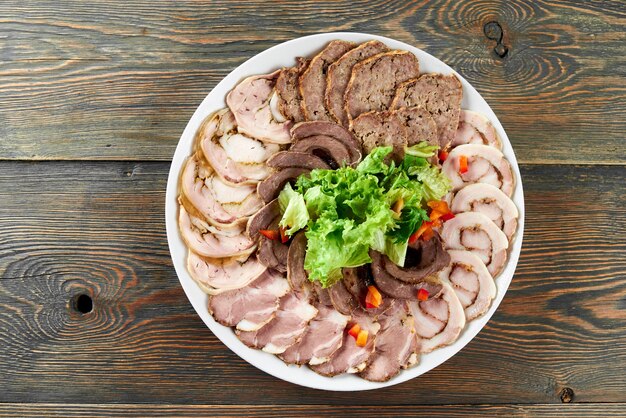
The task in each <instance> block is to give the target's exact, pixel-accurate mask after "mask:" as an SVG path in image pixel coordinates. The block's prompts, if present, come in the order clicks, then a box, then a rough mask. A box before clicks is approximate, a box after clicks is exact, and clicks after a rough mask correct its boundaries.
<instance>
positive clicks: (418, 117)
mask: <svg viewBox="0 0 626 418" xmlns="http://www.w3.org/2000/svg"><path fill="white" fill-rule="evenodd" d="M392 113H393V114H394V115H396V117H398V118H400V121H401V122H402V125H403V126H404V128H405V130H406V141H407V145H408V146H411V145H415V144H417V143H419V142H422V141H426V142H428V143H429V144H432V145H439V140H438V135H437V124H436V123H435V120H434V119H433V118H432V117H431V116H430V113H429V112H428V111H427V110H426V109H424V108H422V107H402V108H400V109H397V110H394V111H393V112H392Z"/></svg>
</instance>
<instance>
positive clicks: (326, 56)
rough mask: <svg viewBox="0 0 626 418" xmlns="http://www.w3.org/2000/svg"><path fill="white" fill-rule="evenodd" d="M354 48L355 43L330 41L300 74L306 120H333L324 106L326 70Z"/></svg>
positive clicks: (299, 84) (303, 110)
mask: <svg viewBox="0 0 626 418" xmlns="http://www.w3.org/2000/svg"><path fill="white" fill-rule="evenodd" d="M352 48H354V43H352V42H347V41H342V40H334V41H331V42H329V43H328V45H326V47H325V48H324V49H323V50H322V51H320V53H319V54H317V55H316V56H315V57H313V59H312V60H311V62H310V64H309V66H308V67H307V68H306V70H304V72H303V73H302V74H301V75H300V78H299V83H298V86H299V88H300V95H301V96H302V112H303V114H304V118H305V120H332V118H331V117H330V115H329V114H328V111H327V110H326V107H325V106H324V93H325V91H326V72H327V70H328V66H329V65H330V64H332V63H333V62H335V60H337V59H338V58H339V57H341V56H342V55H343V54H345V53H346V52H348V51H349V50H351V49H352Z"/></svg>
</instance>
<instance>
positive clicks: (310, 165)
mask: <svg viewBox="0 0 626 418" xmlns="http://www.w3.org/2000/svg"><path fill="white" fill-rule="evenodd" d="M267 166H268V167H272V168H275V169H277V170H281V169H283V168H290V167H295V168H306V169H307V170H314V169H316V168H321V169H329V168H330V165H329V164H328V163H327V162H325V161H324V160H322V159H321V158H320V157H318V156H316V155H313V154H310V153H308V152H296V151H281V152H278V153H276V154H274V155H272V156H271V157H270V158H269V159H268V160H267Z"/></svg>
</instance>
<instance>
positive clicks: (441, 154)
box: [439, 150, 448, 162]
mask: <svg viewBox="0 0 626 418" xmlns="http://www.w3.org/2000/svg"><path fill="white" fill-rule="evenodd" d="M447 159H448V151H444V150H441V151H439V161H441V162H444V161H445V160H447Z"/></svg>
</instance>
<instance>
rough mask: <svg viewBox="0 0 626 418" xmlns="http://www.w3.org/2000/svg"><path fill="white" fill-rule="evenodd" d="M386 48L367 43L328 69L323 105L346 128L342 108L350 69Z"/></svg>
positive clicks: (345, 117)
mask: <svg viewBox="0 0 626 418" xmlns="http://www.w3.org/2000/svg"><path fill="white" fill-rule="evenodd" d="M387 51H388V48H387V46H386V45H385V44H383V43H382V42H380V41H376V40H374V41H368V42H365V43H362V44H361V45H359V46H357V47H356V48H353V49H351V50H350V51H348V52H346V53H345V54H343V56H341V57H340V58H339V59H338V60H336V61H335V62H334V63H332V64H331V65H330V66H329V67H328V74H327V75H326V92H325V93H326V94H325V98H324V99H325V104H326V109H328V113H329V114H330V115H331V116H332V117H333V119H334V120H335V121H336V122H338V123H340V124H342V125H343V126H345V127H348V124H349V120H348V116H347V115H346V111H345V109H344V106H343V97H344V94H345V92H346V88H347V87H348V82H349V81H350V75H351V74H352V67H354V65H355V64H356V63H358V62H360V61H363V60H364V59H367V58H369V57H371V56H374V55H376V54H380V53H382V52H387Z"/></svg>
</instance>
